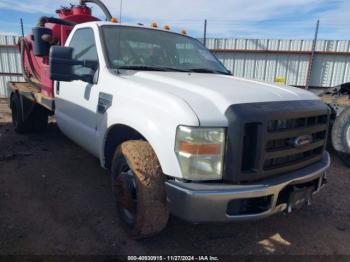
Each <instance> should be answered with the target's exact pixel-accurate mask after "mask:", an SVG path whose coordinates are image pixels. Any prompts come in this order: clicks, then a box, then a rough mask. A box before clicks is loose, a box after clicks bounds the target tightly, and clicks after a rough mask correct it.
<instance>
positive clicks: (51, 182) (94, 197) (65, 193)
mask: <svg viewBox="0 0 350 262" xmlns="http://www.w3.org/2000/svg"><path fill="white" fill-rule="evenodd" d="M332 160H333V163H332V168H331V170H330V172H329V184H328V185H327V187H326V188H325V189H324V190H323V191H322V192H321V193H320V194H319V195H317V196H316V197H315V199H314V203H313V205H312V206H311V207H307V208H304V209H302V210H299V211H297V212H294V213H292V214H290V215H284V214H281V215H277V216H274V217H271V218H268V219H265V220H262V221H256V222H249V223H234V224H205V225H191V224H188V223H185V222H183V221H180V220H179V219H176V218H171V220H170V222H169V226H168V227H167V229H166V230H165V231H164V232H163V233H162V234H160V235H159V236H156V237H153V238H151V239H147V240H143V241H134V240H132V239H131V238H129V237H128V236H127V235H126V233H125V232H124V231H123V230H122V228H121V226H120V222H119V220H118V219H117V217H116V213H115V208H114V203H113V198H112V195H111V188H110V178H109V175H108V172H107V171H105V170H103V169H101V168H100V166H99V162H98V160H97V159H95V158H94V157H92V156H91V155H89V154H88V153H86V152H85V151H84V150H82V149H81V148H79V147H78V146H76V145H75V144H73V143H72V142H71V141H69V140H68V139H67V138H65V137H64V136H63V135H62V134H61V133H60V131H59V130H58V128H57V126H56V125H55V124H54V123H51V124H50V128H49V130H48V131H47V132H46V133H44V134H40V135H38V134H32V135H24V136H20V135H17V134H15V133H14V131H13V129H12V126H11V123H10V115H9V111H8V108H7V106H6V105H5V104H3V103H1V102H0V254H1V255H7V254H17V255H20V254H21V255H23V254H27V255H31V254H36V255H45V254H46V255H48V254H50V255H52V254H60V255H87V254H89V255H91V254H98V255H126V254H127V255H130V254H133V255H135V254H139V255H141V254H142V255H159V254H174V255H180V254H189V255H195V254H211V255H220V254H230V255H237V254H241V255H242V254H317V255H324V254H327V255H334V254H343V255H344V254H347V255H350V203H349V201H350V190H349V189H350V169H349V168H346V167H345V166H344V165H343V164H342V163H341V162H340V161H339V159H338V158H337V157H336V156H335V155H334V153H332Z"/></svg>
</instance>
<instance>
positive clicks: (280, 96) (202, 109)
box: [123, 71, 319, 126]
mask: <svg viewBox="0 0 350 262" xmlns="http://www.w3.org/2000/svg"><path fill="white" fill-rule="evenodd" d="M123 77H125V78H127V79H128V80H130V81H132V82H134V83H137V84H140V85H142V86H146V87H147V88H150V89H154V91H158V92H167V93H171V94H172V95H175V96H177V97H179V98H182V99H183V100H184V101H185V102H186V103H187V104H188V105H189V106H190V107H191V108H192V109H193V111H194V112H195V113H196V115H197V117H198V119H199V121H200V123H201V125H206V126H211V125H212V126H221V125H222V126H225V125H227V119H226V117H225V111H226V110H227V108H228V107H229V106H230V105H233V104H243V103H258V102H274V101H296V100H318V99H319V98H318V97H317V96H316V95H314V94H312V93H311V92H308V91H305V90H302V89H300V88H295V87H289V86H277V85H273V84H267V83H262V82H257V81H253V80H247V79H242V78H237V77H233V76H227V75H218V74H199V73H178V72H144V71H142V72H136V73H132V74H126V75H124V76H123Z"/></svg>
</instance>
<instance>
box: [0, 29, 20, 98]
mask: <svg viewBox="0 0 350 262" xmlns="http://www.w3.org/2000/svg"><path fill="white" fill-rule="evenodd" d="M17 42H18V36H13V35H1V34H0V97H7V87H6V83H7V82H8V81H23V79H22V77H20V76H21V72H22V69H21V65H20V61H21V60H20V56H19V52H18V49H17V47H16V44H17Z"/></svg>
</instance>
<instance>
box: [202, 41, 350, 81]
mask: <svg viewBox="0 0 350 262" xmlns="http://www.w3.org/2000/svg"><path fill="white" fill-rule="evenodd" d="M312 43H313V41H312V40H269V39H208V40H207V47H208V48H209V49H211V50H212V51H213V52H214V53H215V54H216V56H217V57H218V58H219V59H220V60H221V61H222V62H223V63H224V64H225V65H226V67H227V68H228V69H230V70H231V71H232V73H233V74H234V75H235V76H238V77H244V78H249V79H255V80H259V81H265V82H285V83H286V84H288V85H295V86H305V85H306V80H307V75H308V70H309V65H310V57H311V50H312ZM344 82H350V41H339V40H318V41H317V43H316V52H315V56H314V63H313V67H312V73H311V78H310V86H316V87H331V86H336V85H339V84H342V83H344Z"/></svg>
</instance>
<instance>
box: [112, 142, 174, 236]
mask: <svg viewBox="0 0 350 262" xmlns="http://www.w3.org/2000/svg"><path fill="white" fill-rule="evenodd" d="M164 182H165V176H164V175H163V173H162V170H161V167H160V164H159V162H158V159H157V156H156V155H155V153H154V151H153V149H152V147H151V146H150V145H149V143H147V142H145V141H141V140H140V141H128V142H125V143H123V144H122V145H121V146H119V147H118V149H117V150H116V152H115V154H114V158H113V163H112V186H113V192H114V195H115V197H116V202H117V210H118V213H119V217H120V219H121V220H122V222H123V224H124V226H125V228H126V229H127V231H128V232H129V233H130V234H131V235H132V236H133V237H134V238H145V237H149V236H151V235H154V234H157V233H159V232H160V231H162V230H163V229H164V228H165V227H166V225H167V223H168V218H169V209H168V204H167V200H166V193H165V183H164Z"/></svg>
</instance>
